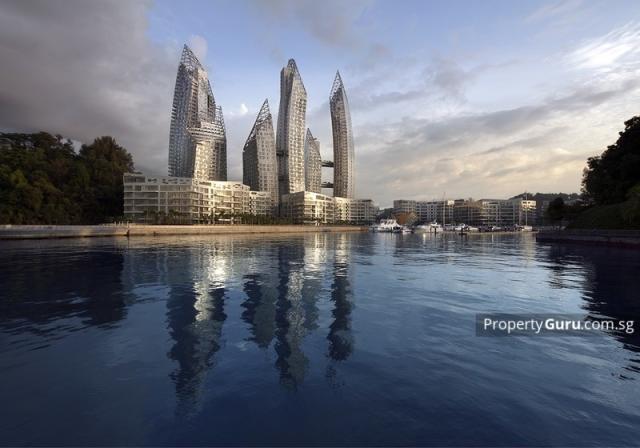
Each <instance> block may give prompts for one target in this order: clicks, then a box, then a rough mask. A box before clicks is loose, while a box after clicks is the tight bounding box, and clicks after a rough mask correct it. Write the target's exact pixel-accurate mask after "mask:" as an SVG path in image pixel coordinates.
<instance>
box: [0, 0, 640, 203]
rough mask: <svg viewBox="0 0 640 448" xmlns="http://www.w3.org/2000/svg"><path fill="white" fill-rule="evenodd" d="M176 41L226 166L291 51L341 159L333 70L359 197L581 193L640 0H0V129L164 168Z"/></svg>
mask: <svg viewBox="0 0 640 448" xmlns="http://www.w3.org/2000/svg"><path fill="white" fill-rule="evenodd" d="M184 43H187V44H188V45H190V46H191V48H192V49H193V50H194V51H195V52H196V54H197V55H198V57H199V58H200V59H201V62H202V63H203V64H204V66H205V67H206V68H207V71H208V73H209V79H210V81H211V84H212V88H213V93H214V96H215V99H216V102H217V103H218V104H219V105H220V106H222V109H223V113H224V118H225V123H226V126H227V138H228V147H227V151H228V163H229V167H228V171H229V180H241V179H242V147H243V145H244V142H245V140H246V138H247V136H248V134H249V132H250V130H251V127H252V124H253V122H254V120H255V118H256V114H257V113H258V110H259V108H260V106H261V104H262V102H263V101H264V99H265V98H268V100H269V104H270V106H271V112H272V114H273V117H274V124H275V122H276V119H277V112H278V104H279V85H280V84H279V83H280V81H279V78H280V69H281V68H282V67H283V66H284V65H286V63H287V60H288V59H289V58H294V59H295V60H296V63H297V65H298V68H299V70H300V73H301V76H302V79H303V82H304V84H305V87H306V90H307V94H308V109H307V126H308V127H309V128H310V129H311V131H312V133H313V134H314V136H316V137H317V138H318V139H319V140H320V145H321V146H320V148H321V153H322V157H323V159H326V160H331V159H332V158H333V156H332V154H333V152H332V151H333V149H332V137H331V120H330V115H329V103H328V101H329V91H330V89H331V85H332V82H333V79H334V76H335V73H336V70H340V74H341V76H342V79H343V81H344V83H345V87H346V91H347V96H348V98H349V102H350V106H351V116H352V123H353V133H354V136H355V154H356V161H355V166H356V168H355V170H356V173H355V177H356V196H357V197H358V198H372V199H374V200H375V201H376V202H377V203H378V204H379V205H380V206H382V207H385V206H390V205H391V202H392V201H393V199H440V198H442V197H447V198H468V197H473V198H476V199H480V198H507V197H511V196H513V195H516V194H519V193H522V192H524V191H529V192H561V191H562V192H567V193H569V192H577V191H579V189H580V179H581V176H582V170H583V168H584V166H585V162H586V159H587V158H588V157H590V156H593V155H597V154H600V153H601V152H602V151H603V150H604V149H605V148H606V147H607V145H609V144H612V143H614V142H615V140H616V138H617V135H618V132H619V131H621V130H622V129H623V127H624V121H625V120H627V119H629V118H631V117H632V116H634V115H636V114H637V113H638V112H639V110H640V77H639V76H638V75H639V74H640V2H638V1H636V0H632V1H616V0H605V1H598V0H588V1H587V0H551V1H530V0H529V1H528V0H520V1H517V2H514V1H507V0H505V1H497V0H486V1H482V2H478V1H471V0H469V1H455V0H453V1H435V0H432V1H422V0H418V1H408V0H394V1H391V0H385V1H383V0H344V1H337V0H324V1H322V2H319V1H304V0H264V1H257V0H256V1H251V0H217V1H214V0H186V1H181V2H175V1H170V0H157V1H140V2H136V1H122V0H92V1H84V0H64V1H62V0H57V1H56V0H29V1H22V0H2V1H0V61H2V62H1V66H0V67H1V68H0V130H2V131H5V132H35V131H40V130H44V131H48V132H51V133H57V134H61V135H63V136H65V137H68V138H71V139H73V140H75V141H77V142H84V143H90V142H91V141H92V140H93V139H94V138H96V137H98V136H101V135H111V136H113V137H115V138H116V140H117V141H118V142H119V143H120V144H121V145H123V146H124V147H126V148H127V149H128V150H129V151H130V152H131V153H132V154H133V157H134V161H135V164H136V168H137V169H138V170H140V171H142V172H145V173H149V174H161V175H164V174H166V172H167V158H168V139H169V120H170V110H171V102H172V96H173V87H174V83H175V76H176V72H177V67H178V61H179V58H180V52H181V49H182V45H183V44H184ZM331 177H332V173H331V170H330V169H324V171H323V180H331Z"/></svg>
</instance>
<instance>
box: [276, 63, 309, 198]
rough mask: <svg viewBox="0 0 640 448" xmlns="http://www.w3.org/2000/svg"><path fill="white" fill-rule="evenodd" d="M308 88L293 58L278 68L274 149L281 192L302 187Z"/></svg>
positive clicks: (289, 191)
mask: <svg viewBox="0 0 640 448" xmlns="http://www.w3.org/2000/svg"><path fill="white" fill-rule="evenodd" d="M306 112H307V91H306V90H305V88H304V84H302V78H301V77H300V72H298V67H297V66H296V61H294V60H293V59H289V63H288V64H287V66H286V67H284V68H283V69H282V71H280V111H279V113H278V131H277V135H276V151H277V158H278V191H279V193H280V195H284V194H288V193H295V192H297V191H304V188H305V184H304V137H305V129H306V127H305V116H306Z"/></svg>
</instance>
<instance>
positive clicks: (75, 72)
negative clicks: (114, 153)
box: [0, 0, 180, 174]
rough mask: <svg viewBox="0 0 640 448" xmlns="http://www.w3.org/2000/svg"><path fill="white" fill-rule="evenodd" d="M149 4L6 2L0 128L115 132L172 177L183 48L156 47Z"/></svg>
mask: <svg viewBox="0 0 640 448" xmlns="http://www.w3.org/2000/svg"><path fill="white" fill-rule="evenodd" d="M148 7H149V3H147V2H122V1H119V0H112V1H109V0H108V1H100V2H87V1H84V0H66V1H64V2H50V1H47V0H40V1H35V0H34V1H29V2H24V1H20V0H14V1H4V2H2V3H0V41H1V42H2V45H1V46H0V60H1V61H2V70H1V71H0V76H1V80H0V128H1V129H3V130H7V131H23V132H32V131H40V130H45V131H50V132H54V133H60V134H62V135H64V136H66V137H69V138H72V139H74V140H78V141H82V142H90V141H92V140H93V139H94V138H95V137H98V136H101V135H112V136H114V137H115V138H116V139H117V141H118V142H119V143H120V144H122V145H123V146H125V147H126V148H127V149H129V151H130V152H132V153H133V155H134V160H135V161H137V162H138V163H137V167H138V169H147V170H150V171H152V172H155V173H161V174H162V173H166V169H167V168H166V167H167V145H168V133H169V111H170V108H171V97H172V84H173V81H174V79H175V72H176V69H177V61H178V58H179V51H180V49H179V48H164V47H161V46H159V45H155V44H152V43H151V42H150V41H149V39H148V38H147V35H146V23H147V17H146V16H147V12H148Z"/></svg>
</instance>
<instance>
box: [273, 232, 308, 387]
mask: <svg viewBox="0 0 640 448" xmlns="http://www.w3.org/2000/svg"><path fill="white" fill-rule="evenodd" d="M277 262H278V298H277V301H276V342H275V351H276V356H277V358H276V368H277V369H278V371H279V372H280V381H281V382H282V384H284V385H285V386H290V387H293V388H295V387H296V386H297V385H298V384H300V383H301V382H302V380H303V379H304V375H305V372H306V370H307V368H308V364H309V360H308V359H307V358H306V356H305V355H304V353H303V352H302V348H301V347H300V345H301V344H302V342H303V339H304V336H305V334H306V328H305V318H306V316H305V312H304V307H303V304H302V286H303V282H304V239H296V240H295V241H292V242H291V243H289V244H286V245H281V246H279V247H278V260H277Z"/></svg>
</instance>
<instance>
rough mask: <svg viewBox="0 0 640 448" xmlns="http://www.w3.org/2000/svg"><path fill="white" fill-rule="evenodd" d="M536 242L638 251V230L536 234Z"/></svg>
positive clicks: (547, 232) (566, 231)
mask: <svg viewBox="0 0 640 448" xmlns="http://www.w3.org/2000/svg"><path fill="white" fill-rule="evenodd" d="M536 240H537V241H539V242H543V243H578V244H593V245H603V246H618V247H631V248H636V249H640V230H589V229H571V230H558V231H544V232H538V234H537V235H536Z"/></svg>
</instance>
